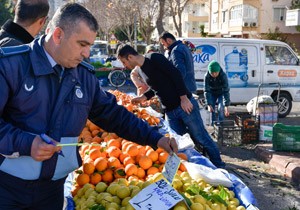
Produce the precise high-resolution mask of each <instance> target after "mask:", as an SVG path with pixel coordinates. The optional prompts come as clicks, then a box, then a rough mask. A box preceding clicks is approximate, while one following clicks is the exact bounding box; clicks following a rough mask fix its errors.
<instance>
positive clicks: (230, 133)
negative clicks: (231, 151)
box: [214, 120, 242, 146]
mask: <svg viewBox="0 0 300 210" xmlns="http://www.w3.org/2000/svg"><path fill="white" fill-rule="evenodd" d="M241 132H242V129H241V127H239V126H237V125H236V124H235V122H234V120H224V121H222V122H215V123H214V136H215V138H216V139H217V141H218V144H219V145H220V146H222V145H240V144H241V143H242V142H241Z"/></svg>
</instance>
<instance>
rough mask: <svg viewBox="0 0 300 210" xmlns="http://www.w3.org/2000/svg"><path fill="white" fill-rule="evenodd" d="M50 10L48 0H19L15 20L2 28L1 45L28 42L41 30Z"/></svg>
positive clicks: (0, 33)
mask: <svg viewBox="0 0 300 210" xmlns="http://www.w3.org/2000/svg"><path fill="white" fill-rule="evenodd" d="M48 12H49V3H48V0H18V2H17V4H16V6H15V17H14V20H13V21H12V20H7V21H6V23H5V24H4V25H3V26H2V27H1V30H0V47H4V46H14V45H21V44H27V43H30V42H32V41H33V39H34V37H35V36H36V35H37V34H38V33H39V32H40V31H41V29H42V28H43V26H44V24H45V22H46V20H47V15H48Z"/></svg>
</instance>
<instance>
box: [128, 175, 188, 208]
mask: <svg viewBox="0 0 300 210" xmlns="http://www.w3.org/2000/svg"><path fill="white" fill-rule="evenodd" d="M182 200H183V197H182V196H181V195H180V194H179V193H178V192H177V191H176V190H175V189H174V188H172V187H171V186H170V185H169V184H168V183H167V182H166V181H165V180H164V179H161V180H159V181H157V182H155V183H153V184H151V185H149V186H148V187H146V188H144V189H143V190H142V191H141V192H139V193H138V194H137V195H136V196H134V197H133V198H132V199H131V200H130V201H129V203H130V204H131V205H132V206H133V208H134V209H137V210H154V209H170V208H172V207H173V206H175V205H176V204H177V203H178V202H180V201H182Z"/></svg>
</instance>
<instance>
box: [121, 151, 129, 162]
mask: <svg viewBox="0 0 300 210" xmlns="http://www.w3.org/2000/svg"><path fill="white" fill-rule="evenodd" d="M127 157H130V155H129V154H127V153H124V152H121V154H120V156H119V160H120V161H121V162H122V163H123V164H124V160H125V158H127Z"/></svg>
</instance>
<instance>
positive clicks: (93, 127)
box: [89, 122, 100, 131]
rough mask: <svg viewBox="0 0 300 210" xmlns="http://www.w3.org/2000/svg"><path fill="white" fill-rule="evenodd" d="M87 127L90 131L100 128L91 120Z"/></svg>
mask: <svg viewBox="0 0 300 210" xmlns="http://www.w3.org/2000/svg"><path fill="white" fill-rule="evenodd" d="M89 129H90V131H93V130H100V128H99V127H98V126H97V125H95V124H94V123H92V122H90V124H89Z"/></svg>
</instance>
